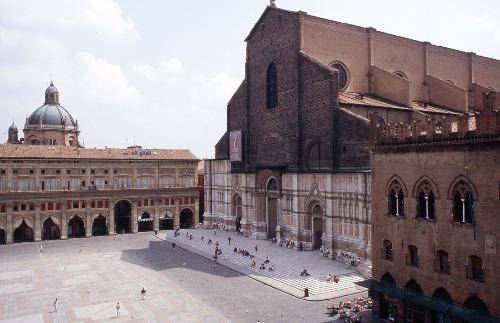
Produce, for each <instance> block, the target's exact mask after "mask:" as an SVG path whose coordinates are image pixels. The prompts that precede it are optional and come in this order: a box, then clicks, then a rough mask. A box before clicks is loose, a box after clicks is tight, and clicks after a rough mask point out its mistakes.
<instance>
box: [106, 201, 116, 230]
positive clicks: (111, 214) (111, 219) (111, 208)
mask: <svg viewBox="0 0 500 323" xmlns="http://www.w3.org/2000/svg"><path fill="white" fill-rule="evenodd" d="M107 224H108V234H109V235H113V234H116V232H115V201H113V200H112V199H110V200H109V219H108V223H107Z"/></svg>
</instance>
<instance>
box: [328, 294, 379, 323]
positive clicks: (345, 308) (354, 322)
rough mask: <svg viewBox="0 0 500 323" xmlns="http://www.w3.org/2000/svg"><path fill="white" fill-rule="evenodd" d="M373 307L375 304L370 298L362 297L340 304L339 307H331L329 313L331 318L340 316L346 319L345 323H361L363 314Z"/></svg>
mask: <svg viewBox="0 0 500 323" xmlns="http://www.w3.org/2000/svg"><path fill="white" fill-rule="evenodd" d="M372 306H373V303H372V300H371V299H370V298H369V297H360V298H355V299H353V300H347V301H345V302H340V303H339V304H338V305H335V304H332V305H329V306H328V307H327V311H328V314H329V315H330V316H335V315H337V314H338V315H339V317H340V318H341V319H344V322H347V323H359V322H361V312H363V311H366V310H370V309H371V308H372Z"/></svg>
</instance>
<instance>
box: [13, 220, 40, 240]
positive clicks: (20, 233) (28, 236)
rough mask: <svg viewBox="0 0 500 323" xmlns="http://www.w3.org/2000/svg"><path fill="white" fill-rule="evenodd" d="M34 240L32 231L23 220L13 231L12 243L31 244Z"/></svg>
mask: <svg viewBox="0 0 500 323" xmlns="http://www.w3.org/2000/svg"><path fill="white" fill-rule="evenodd" d="M34 240H35V239H34V235H33V229H32V228H30V227H29V226H28V224H26V221H24V220H23V222H21V224H20V225H19V226H18V227H17V228H16V229H15V230H14V242H32V241H34Z"/></svg>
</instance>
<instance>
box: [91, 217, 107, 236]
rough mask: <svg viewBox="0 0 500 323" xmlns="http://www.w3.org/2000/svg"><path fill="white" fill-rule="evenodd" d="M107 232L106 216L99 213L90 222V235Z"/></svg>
mask: <svg viewBox="0 0 500 323" xmlns="http://www.w3.org/2000/svg"><path fill="white" fill-rule="evenodd" d="M107 234H108V228H107V227H106V218H105V217H104V216H102V215H100V214H99V215H98V216H97V217H95V219H94V222H92V236H105V235H107Z"/></svg>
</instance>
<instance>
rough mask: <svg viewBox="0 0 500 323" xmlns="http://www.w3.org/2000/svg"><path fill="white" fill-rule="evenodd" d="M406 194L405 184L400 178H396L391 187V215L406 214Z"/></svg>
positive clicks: (389, 205) (389, 201) (389, 204)
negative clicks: (404, 190) (403, 184)
mask: <svg viewBox="0 0 500 323" xmlns="http://www.w3.org/2000/svg"><path fill="white" fill-rule="evenodd" d="M404 199H405V195H404V192H403V186H402V185H401V183H400V182H399V181H398V180H394V181H392V183H391V186H390V188H389V196H388V208H389V210H388V211H389V215H392V216H404V215H405V212H404V206H405V202H404Z"/></svg>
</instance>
